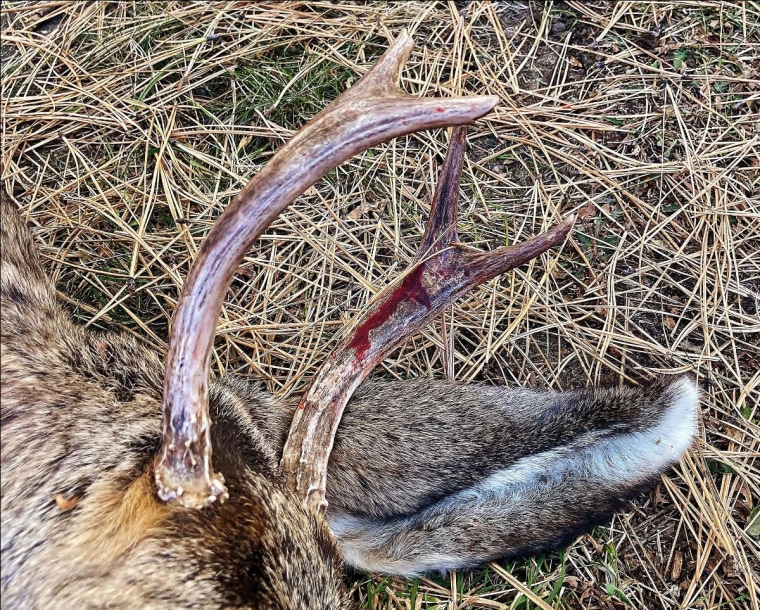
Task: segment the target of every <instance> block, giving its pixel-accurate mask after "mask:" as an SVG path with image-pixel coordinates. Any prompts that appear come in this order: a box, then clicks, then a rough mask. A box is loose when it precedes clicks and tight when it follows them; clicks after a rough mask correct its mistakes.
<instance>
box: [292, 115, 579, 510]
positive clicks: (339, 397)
mask: <svg viewBox="0 0 760 610" xmlns="http://www.w3.org/2000/svg"><path fill="white" fill-rule="evenodd" d="M466 131H467V128H466V127H458V128H456V129H455V130H454V132H453V134H452V137H451V142H450V144H449V151H448V154H447V155H446V161H445V162H444V165H443V169H442V171H441V177H440V179H439V182H438V187H437V189H436V192H435V195H434V197H433V203H432V206H431V210H430V218H429V220H428V224H427V227H426V230H425V234H424V236H423V238H422V243H421V245H420V248H419V250H418V252H417V256H416V258H415V263H414V264H413V265H412V266H411V267H410V268H409V269H408V270H407V271H406V273H404V275H403V276H402V277H401V278H399V279H398V280H397V281H396V282H395V283H393V284H391V285H390V286H388V287H387V288H385V289H384V290H383V291H381V292H380V293H379V294H378V295H377V296H376V297H375V299H374V300H373V302H372V303H371V304H370V305H369V307H368V308H367V309H366V311H365V312H364V313H363V315H361V316H360V317H359V318H358V319H357V320H356V321H355V322H354V323H353V324H352V326H351V328H350V330H349V332H348V333H347V335H346V337H345V338H344V339H343V340H342V341H341V342H340V344H339V345H338V346H337V347H336V348H335V349H334V350H333V352H332V353H331V355H330V357H329V358H328V359H327V361H325V363H324V364H323V365H322V367H321V368H320V370H319V372H318V373H317V375H316V377H315V378H314V381H313V382H312V385H311V387H310V388H309V390H308V391H307V392H306V394H305V396H304V397H303V399H302V400H301V402H300V404H299V405H298V409H297V410H296V413H295V416H294V418H293V423H292V425H291V428H290V432H289V434H288V439H287V442H286V443H285V449H284V451H283V456H282V468H283V471H284V472H285V475H286V477H288V480H289V483H290V485H291V487H292V488H294V489H295V490H296V492H297V493H298V494H299V496H300V497H301V498H302V499H304V500H305V502H306V504H307V505H308V506H310V507H312V508H314V509H316V510H320V509H323V508H324V507H325V506H326V505H327V502H326V500H325V488H326V481H327V461H328V459H329V457H330V452H331V451H332V446H333V440H334V438H335V432H336V430H337V428H338V424H339V423H340V418H341V415H342V414H343V409H344V408H345V406H346V404H347V403H348V400H349V399H350V398H351V395H352V394H353V392H354V390H355V389H356V388H357V387H358V386H359V384H360V383H361V382H362V380H364V379H365V378H366V377H367V375H368V374H369V373H370V371H372V369H373V368H374V367H375V366H377V364H379V363H380V361H381V360H382V359H383V358H385V356H386V355H387V354H388V352H390V351H391V350H392V349H393V348H395V347H396V346H397V345H398V344H399V343H401V341H403V340H404V339H405V338H406V337H408V336H409V335H411V334H413V333H414V332H416V331H418V330H419V329H420V328H422V327H423V326H424V325H425V324H427V323H428V322H429V321H430V320H431V319H432V318H433V317H434V316H435V315H436V314H437V313H438V312H440V311H441V310H442V309H443V308H444V307H445V306H447V305H449V304H450V303H452V302H454V301H455V300H456V299H458V298H459V297H461V296H463V295H464V294H465V293H466V292H468V291H469V290H471V289H473V288H475V287H476V286H478V285H479V284H482V283H483V282H486V281H488V280H490V279H492V278H494V277H496V276H497V275H501V274H502V273H505V272H507V271H509V270H510V269H513V268H515V267H517V266H518V265H522V264H523V263H525V262H527V261H529V260H531V259H533V258H535V257H537V256H539V255H540V254H541V253H543V252H545V251H546V250H548V249H549V248H551V247H552V246H555V245H557V244H560V243H562V241H563V240H564V239H565V237H566V236H567V234H568V232H569V231H570V229H571V228H572V226H573V222H574V217H573V216H572V215H570V216H567V217H566V218H565V219H564V220H563V221H562V222H561V223H560V224H558V225H556V226H554V227H552V228H551V229H550V230H548V231H547V232H545V233H542V234H541V235H538V236H536V237H533V238H531V239H529V240H527V241H525V242H523V243H520V244H516V245H514V246H508V247H501V248H497V249H496V250H493V251H491V252H482V251H480V250H477V249H475V248H472V247H469V246H466V245H464V244H461V243H458V241H457V239H458V238H457V231H456V218H457V204H458V201H459V182H460V179H461V175H462V162H463V159H464V149H465V132H466Z"/></svg>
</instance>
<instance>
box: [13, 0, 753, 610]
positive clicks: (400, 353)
mask: <svg viewBox="0 0 760 610" xmlns="http://www.w3.org/2000/svg"><path fill="white" fill-rule="evenodd" d="M402 27H407V28H409V29H410V30H411V31H412V33H413V34H414V35H415V38H416V40H417V41H418V47H417V48H416V50H415V52H414V54H413V57H412V59H411V61H410V64H409V69H408V70H407V71H406V72H405V78H404V80H405V84H404V87H405V88H406V89H407V90H408V91H410V92H413V93H416V94H420V95H421V94H425V93H434V94H439V95H449V94H456V93H462V92H465V91H467V92H473V93H475V92H477V93H489V94H497V95H499V96H500V98H501V100H502V103H501V104H500V106H499V107H498V108H497V110H496V112H495V113H494V114H493V115H491V116H490V117H489V118H488V119H486V120H483V121H480V122H479V123H478V124H477V125H476V126H475V127H474V128H472V129H471V130H470V136H469V139H470V143H471V144H470V153H469V160H468V162H467V165H466V169H465V178H464V181H463V189H464V193H465V195H466V198H465V203H464V204H463V206H462V210H461V214H460V220H461V222H460V235H462V236H463V238H464V239H467V240H472V241H475V242H477V243H478V244H479V245H480V246H481V247H483V248H489V247H495V246H496V245H499V244H501V243H503V242H504V241H505V239H506V240H509V241H514V240H520V239H524V238H526V237H528V236H530V235H533V234H535V233H537V232H539V231H540V230H541V229H542V228H546V227H547V226H548V224H550V223H551V222H552V221H556V220H557V219H558V218H559V217H560V214H562V213H564V212H567V211H570V210H576V211H579V212H580V214H581V217H582V221H581V222H579V223H578V225H577V226H576V229H575V231H574V233H573V235H572V237H571V239H570V240H569V242H568V243H567V245H566V246H565V248H564V250H563V251H562V252H556V251H555V252H550V253H549V254H547V255H544V256H543V257H542V258H541V259H540V260H538V261H534V263H532V264H530V265H527V266H525V267H524V268H522V269H519V270H517V271H515V272H514V273H512V274H510V275H507V276H506V277H503V278H501V279H499V280H496V281H493V282H491V283H489V284H488V285H486V286H484V287H482V288H481V289H479V290H477V291H475V292H474V293H473V294H472V295H471V296H470V297H469V298H467V299H465V300H464V301H463V302H461V303H458V304H457V305H456V306H454V307H453V308H452V309H451V311H450V312H449V313H447V315H446V316H445V319H444V320H441V321H440V322H439V323H437V324H435V325H433V326H432V327H430V328H428V329H427V330H426V331H425V332H424V333H422V334H421V335H420V336H417V337H414V338H412V339H410V340H408V341H407V342H406V344H405V345H404V346H403V348H401V349H399V350H397V351H396V352H395V353H394V354H393V355H392V357H391V358H389V359H387V361H386V362H385V363H384V365H383V366H382V367H381V368H382V370H379V371H378V373H379V374H383V375H387V376H395V377H415V376H431V375H434V376H442V375H449V376H453V377H454V378H456V379H459V380H463V381H471V380H477V379H488V380H491V381H492V382H495V383H510V384H513V383H517V384H529V385H532V386H539V387H553V388H556V387H569V386H573V385H579V384H587V383H599V382H608V383H609V382H612V383H617V382H622V381H626V382H632V383H646V381H647V380H648V379H650V378H651V377H652V376H653V375H655V374H660V373H665V374H670V373H675V372H690V373H692V374H695V375H696V376H697V377H698V379H699V383H700V385H701V387H702V389H703V392H704V394H703V400H702V413H703V424H704V425H703V428H702V433H701V434H700V439H699V442H698V444H697V447H696V448H695V450H694V451H693V452H691V453H690V455H689V456H688V457H687V458H686V459H685V460H684V461H683V463H682V464H681V465H680V466H679V467H678V468H676V469H675V470H674V471H673V472H671V473H669V474H668V475H667V476H666V477H664V478H663V480H662V482H661V483H660V484H659V485H658V487H657V489H656V490H655V491H654V492H653V493H651V494H650V495H649V496H647V497H645V498H642V499H641V501H639V502H637V503H636V504H635V505H632V506H631V507H630V510H628V511H627V512H626V513H624V514H621V515H619V516H617V517H615V519H614V520H613V522H612V523H611V524H610V525H609V526H608V527H604V528H598V529H597V530H596V531H595V532H594V533H593V535H588V536H585V537H583V538H581V539H580V540H579V541H577V542H576V543H575V544H573V545H572V546H571V547H570V548H568V549H566V550H565V551H564V552H563V553H561V554H560V555H553V556H550V557H547V558H539V559H529V560H526V561H522V562H516V563H502V564H492V565H491V566H489V567H488V568H485V569H481V570H476V571H472V572H466V573H454V574H451V575H450V577H449V576H447V577H443V578H431V579H422V580H419V581H414V582H405V581H399V580H392V579H384V578H381V577H377V578H369V577H366V576H363V575H355V576H354V577H353V580H352V582H353V583H354V586H355V596H356V598H357V599H360V600H361V601H362V603H364V604H365V607H368V608H385V607H388V608H397V607H398V608H439V607H440V608H460V607H461V608H470V607H472V608H534V607H535V608H623V607H633V608H705V609H707V608H710V609H712V608H715V609H717V608H731V609H739V608H758V607H759V605H758V604H759V602H758V599H759V598H760V591H758V584H757V581H758V574H759V573H760V551H759V550H758V535H759V534H760V525H759V524H758V521H759V517H758V515H759V513H760V472H759V469H758V461H757V458H758V456H759V455H760V431H759V429H758V425H757V423H758V404H759V403H760V317H759V315H758V308H759V307H760V302H759V301H760V254H759V253H760V201H759V200H758V192H760V146H758V144H759V143H760V82H759V81H760V74H759V72H758V70H759V69H760V40H759V36H760V6H759V5H758V4H757V3H756V2H746V3H741V2H737V3H717V2H713V3H710V2H691V3H690V2H682V3H652V2H648V3H633V2H619V3H605V2H598V3H595V4H589V3H581V2H568V3H562V4H560V3H552V2H549V3H548V4H546V5H544V4H534V3H529V2H527V1H526V2H515V3H510V2H492V3H470V4H466V3H448V4H446V3H436V4H432V3H387V4H386V3H379V4H372V5H368V6H363V5H342V6H335V5H333V4H332V3H326V2H325V3H319V2H314V3H303V2H283V3H277V4H271V5H266V4H260V3H255V4H254V3H250V4H249V3H245V2H226V3H216V4H210V5H209V4H206V3H187V4H186V3H181V2H168V3H165V2H162V3H148V4H143V3H126V2H124V3H105V2H94V3H84V2H82V3H79V2H57V1H51V2H15V3H13V2H8V3H5V4H4V7H3V13H2V33H3V41H2V59H3V67H2V74H3V82H2V127H3V144H2V186H3V188H4V190H5V192H6V194H7V196H9V197H11V198H12V199H14V200H15V201H16V202H17V203H18V204H19V205H20V206H22V207H23V209H24V210H25V212H26V213H27V214H28V217H29V219H30V220H31V222H33V223H34V224H36V225H38V226H39V227H40V234H41V235H42V237H43V239H44V240H45V244H46V246H45V254H46V256H47V258H48V260H49V263H50V265H51V267H52V269H53V270H54V274H55V279H56V281H57V283H58V286H59V288H60V292H61V296H62V298H64V299H66V300H67V301H68V302H69V303H70V305H71V308H72V310H73V311H74V312H75V315H76V316H77V317H78V318H79V319H80V320H81V321H82V322H83V323H86V324H90V325H92V326H95V327H105V326H107V327H120V328H123V329H125V330H126V331H127V332H131V333H134V334H136V335H138V336H139V337H141V339H143V340H144V341H145V342H147V343H149V344H151V345H153V346H155V347H156V348H158V349H160V350H165V348H166V336H167V326H168V320H169V318H170V316H171V313H172V311H173V309H174V306H175V303H176V300H177V294H178V291H179V289H180V287H181V285H182V279H183V277H184V276H185V275H186V273H187V270H188V266H189V263H190V261H191V260H192V259H193V257H194V256H195V253H196V252H197V249H198V245H199V243H200V242H201V240H202V239H203V237H204V235H205V234H206V232H207V231H208V229H209V227H210V226H211V224H212V222H213V219H214V218H216V217H217V216H218V215H219V213H220V212H221V210H222V209H223V207H224V205H225V204H226V203H227V201H229V198H230V197H231V196H232V195H233V194H234V193H235V192H236V191H237V190H238V189H239V188H240V187H241V186H242V185H243V184H244V183H245V182H246V181H247V179H248V177H250V176H251V175H252V174H254V173H255V172H256V171H257V170H258V169H259V168H260V167H261V165H262V164H263V163H264V162H266V159H267V157H268V156H269V155H270V154H271V151H272V150H274V149H276V148H277V147H278V146H279V145H280V144H281V143H282V142H283V141H284V140H285V139H287V138H288V137H289V136H290V135H291V134H292V133H293V131H294V130H295V129H296V128H297V127H298V126H299V125H300V124H302V123H303V122H304V121H305V120H306V119H307V118H308V117H309V116H311V115H312V114H314V113H315V112H316V111H317V110H318V109H319V108H321V107H322V106H324V104H325V103H326V102H327V101H328V100H329V99H332V98H333V97H334V96H335V95H336V94H337V93H338V92H339V91H341V90H342V89H344V88H345V87H346V86H348V85H349V84H350V83H351V82H353V81H355V80H356V78H357V77H358V76H359V75H360V74H362V73H363V72H364V71H365V70H366V68H367V66H368V65H369V64H370V63H371V61H372V60H373V58H375V57H377V56H378V55H379V54H380V53H381V52H382V51H383V50H384V48H385V47H386V46H387V40H388V37H389V36H390V35H392V34H393V33H394V32H397V31H398V30H399V29H400V28H402ZM445 140H446V136H445V134H442V133H425V134H419V135H416V136H411V137H409V138H404V139H400V140H397V141H394V142H391V143H390V144H388V145H386V146H382V147H379V148H377V149H375V150H373V151H370V152H368V153H367V154H365V155H363V156H362V157H360V158H357V159H355V160H353V161H352V162H350V163H348V164H346V165H344V166H343V167H341V168H339V169H338V170H337V171H335V172H332V173H331V174H330V175H329V176H328V177H327V178H326V179H325V180H323V181H321V182H320V183H319V184H318V185H317V186H316V187H315V188H313V189H311V191H310V192H309V193H307V194H306V195H305V196H303V197H301V198H300V199H299V200H298V202H297V203H296V204H295V205H294V206H292V208H291V209H290V210H288V211H287V212H286V213H285V214H284V215H283V216H282V217H281V218H280V219H279V220H277V221H276V223H275V224H274V225H273V226H272V228H271V229H270V230H269V231H268V232H267V234H266V235H265V236H264V237H263V238H262V239H261V241H260V243H259V244H258V245H257V247H256V249H255V250H254V251H252V252H251V253H250V255H249V256H248V257H247V258H246V260H245V263H244V265H243V268H242V269H241V271H240V273H239V275H238V277H237V279H236V280H235V283H234V286H233V289H232V290H231V291H230V294H229V298H228V301H227V304H226V307H225V309H224V312H223V314H222V320H221V323H220V325H219V329H218V341H217V349H216V359H215V362H214V368H215V370H216V371H217V372H220V371H226V372H242V373H253V374H257V375H260V376H261V377H263V378H264V379H265V380H266V383H267V385H268V386H269V388H270V389H271V390H273V391H276V392H298V391H300V390H301V389H303V388H304V385H305V383H306V382H307V381H308V379H309V378H310V376H311V375H312V374H313V373H314V371H315V369H316V367H317V366H318V364H319V363H320V362H321V361H322V360H323V358H324V357H325V354H326V353H328V352H329V351H330V349H331V347H332V345H333V341H332V338H333V336H334V334H335V333H336V331H337V330H338V329H340V328H341V326H342V325H343V324H344V323H345V322H346V321H347V320H349V319H350V318H351V316H353V315H354V314H355V313H356V312H357V311H359V310H360V309H361V308H362V306H363V305H364V304H365V303H367V301H368V300H369V299H370V298H372V296H373V295H374V294H375V293H376V292H377V291H378V290H379V289H380V288H381V287H382V286H384V285H385V284H387V283H388V282H389V281H390V279H391V278H393V277H394V276H396V275H397V274H398V273H399V272H400V270H401V269H403V268H404V266H405V265H406V264H407V263H408V262H409V260H410V258H411V256H412V255H413V253H414V250H415V244H416V243H417V241H418V239H419V236H420V234H421V230H422V226H423V222H424V219H425V216H426V211H427V209H428V200H429V198H430V195H431V191H432V188H433V186H434V181H435V176H436V172H437V169H438V167H439V166H440V162H441V160H442V158H443V155H444V152H445Z"/></svg>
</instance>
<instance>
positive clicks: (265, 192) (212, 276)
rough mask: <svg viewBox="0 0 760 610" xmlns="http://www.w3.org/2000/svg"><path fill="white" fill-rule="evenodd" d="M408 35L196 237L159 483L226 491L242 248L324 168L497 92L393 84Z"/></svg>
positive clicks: (175, 340) (166, 494)
mask: <svg viewBox="0 0 760 610" xmlns="http://www.w3.org/2000/svg"><path fill="white" fill-rule="evenodd" d="M412 46H413V43H412V40H411V38H410V37H409V35H408V34H407V33H406V32H402V33H401V34H400V35H399V37H398V38H397V39H396V41H395V42H394V43H393V45H392V46H391V47H390V49H388V51H387V52H386V53H385V54H384V55H383V56H382V58H381V59H380V60H379V61H378V63H377V65H375V67H374V68H372V70H370V71H369V72H368V73H367V74H366V75H365V76H364V77H363V78H362V79H361V80H360V81H359V82H358V83H357V84H356V85H355V86H354V87H353V88H351V89H349V90H348V91H347V92H345V93H344V94H343V95H341V96H340V97H339V98H338V99H336V100H335V101H334V102H333V103H332V104H330V105H329V106H328V107H327V108H326V109H325V110H323V111H322V112H321V113H320V114H318V115H317V116H316V117H314V118H313V119H312V120H311V121H310V122H309V123H308V124H307V125H306V126H305V127H303V128H302V129H301V130H300V131H299V132H298V133H297V134H296V135H295V136H294V137H293V138H292V139H291V140H290V141H289V142H288V143H287V144H285V145H284V146H283V147H282V148H281V149H280V150H279V151H278V152H277V154H276V155H275V156H274V157H272V159H271V160H270V162H269V163H268V164H267V165H266V167H264V168H263V169H262V170H261V171H260V172H259V174H258V175H257V176H256V177H255V178H253V179H252V180H251V181H250V182H249V183H248V184H247V185H246V186H245V188H244V189H243V190H242V191H241V192H240V193H239V194H238V195H237V197H235V199H234V200H233V201H232V203H231V204H230V205H229V207H228V208H227V210H226V211H225V212H224V214H222V216H221V217H220V218H219V221H218V222H217V223H216V225H215V226H214V228H213V229H212V230H211V232H210V233H209V235H208V237H207V239H206V241H205V242H204V243H203V245H202V247H201V249H200V251H199V253H198V258H197V260H196V261H195V264H194V265H193V268H192V269H191V271H190V274H189V275H188V278H187V281H186V283H185V286H184V289H183V291H182V294H181V296H180V300H179V303H178V306H177V311H176V313H175V316H174V321H173V325H172V330H171V336H170V340H169V353H168V355H167V361H166V376H165V383H164V423H163V448H162V452H161V455H160V458H159V461H158V463H157V465H156V482H157V484H158V493H159V495H160V497H161V498H163V499H165V500H170V499H174V500H178V501H179V502H181V503H182V504H184V505H186V506H191V507H201V506H204V505H206V504H208V503H210V502H213V501H214V500H215V499H216V498H219V497H222V498H224V497H225V495H226V493H227V492H226V489H225V486H224V481H223V478H222V477H221V475H218V474H215V473H214V472H213V469H212V466H211V443H210V440H209V425H210V422H209V416H208V373H209V360H210V355H211V349H212V346H213V338H214V329H215V327H216V321H217V319H218V317H219V312H220V310H221V305H222V301H223V298H224V293H225V291H226V289H227V287H228V286H229V284H230V282H231V280H232V274H233V272H234V271H235V269H236V268H237V266H238V265H239V263H240V261H241V260H242V258H243V256H244V255H245V253H246V252H247V250H248V249H249V248H250V247H251V245H252V244H253V242H254V241H255V240H256V239H257V238H258V237H259V235H261V233H262V232H263V231H264V230H265V229H266V227H267V226H269V224H270V223H271V222H272V220H274V218H275V217H276V216H277V215H278V214H279V213H280V212H281V211H282V210H283V209H284V208H285V207H286V206H287V205H289V204H290V203H291V202H292V201H293V200H294V199H295V198H296V197H298V195H300V194H301V193H303V192H304V191H305V190H306V189H308V188H309V187H310V186H311V185H312V184H314V183H315V182H316V181H317V180H319V179H320V178H321V177H322V176H324V175H325V174H326V173H327V172H328V171H330V170H331V169H333V168H334V167H336V166H337V165H339V164H341V163H343V162H344V161H346V160H347V159H349V158H350V157H352V156H354V155H356V154H358V153H360V152H362V151H363V150H366V149H367V148H369V147H371V146H374V145H376V144H379V143H380V142H384V141H386V140H389V139H391V138H394V137H397V136H400V135H404V134H407V133H411V132H414V131H420V130H424V129H433V128H437V127H445V126H451V125H462V124H465V123H469V122H472V121H474V120H475V119H477V118H479V117H481V116H483V115H484V114H486V113H487V112H489V111H490V110H491V109H492V108H493V107H494V106H495V105H496V103H497V101H498V98H496V97H494V96H482V97H465V98H448V99H433V98H423V99H420V98H415V97H412V96H410V95H408V94H406V93H403V92H402V91H401V90H400V89H399V88H398V85H397V83H398V79H399V75H400V71H401V68H402V66H403V64H404V62H405V61H406V59H407V57H408V56H409V53H410V51H411V49H412Z"/></svg>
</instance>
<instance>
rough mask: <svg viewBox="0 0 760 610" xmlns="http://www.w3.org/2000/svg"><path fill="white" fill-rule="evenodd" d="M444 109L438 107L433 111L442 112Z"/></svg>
mask: <svg viewBox="0 0 760 610" xmlns="http://www.w3.org/2000/svg"><path fill="white" fill-rule="evenodd" d="M444 110H445V108H441V107H440V106H438V108H436V109H435V111H436V112H444Z"/></svg>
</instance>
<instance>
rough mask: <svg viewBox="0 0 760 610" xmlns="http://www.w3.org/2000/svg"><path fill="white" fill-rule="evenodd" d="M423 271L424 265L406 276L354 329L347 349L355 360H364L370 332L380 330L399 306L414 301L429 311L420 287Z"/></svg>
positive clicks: (424, 293)
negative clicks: (351, 350) (353, 353)
mask: <svg viewBox="0 0 760 610" xmlns="http://www.w3.org/2000/svg"><path fill="white" fill-rule="evenodd" d="M423 269H424V265H420V266H419V267H417V268H415V269H414V270H413V271H412V272H411V273H410V274H409V275H407V276H406V277H405V278H404V280H403V281H402V282H401V284H399V285H398V286H397V287H396V289H395V290H394V291H393V293H392V294H391V296H390V297H389V298H388V299H387V300H386V301H384V302H383V303H381V304H380V306H379V307H378V308H377V311H375V313H373V314H372V315H371V316H370V317H369V318H367V319H366V320H365V321H364V323H363V324H361V326H359V327H358V328H357V329H356V332H355V334H354V338H353V339H352V340H351V343H349V344H348V346H347V347H348V348H349V349H353V350H354V352H355V354H356V358H357V359H359V360H361V359H362V358H364V356H365V354H366V353H367V351H368V350H369V348H370V341H369V333H370V331H372V330H375V329H377V328H380V327H381V326H382V325H383V324H385V323H386V322H387V321H388V320H389V319H390V317H391V316H392V315H393V314H394V313H395V312H396V310H397V309H398V307H399V305H401V304H402V303H404V302H407V301H414V302H415V303H417V304H418V305H422V306H423V307H424V308H425V309H430V307H431V303H430V296H429V295H428V293H427V291H426V290H425V288H424V287H423V286H422V272H423Z"/></svg>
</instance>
